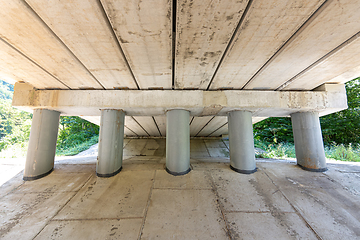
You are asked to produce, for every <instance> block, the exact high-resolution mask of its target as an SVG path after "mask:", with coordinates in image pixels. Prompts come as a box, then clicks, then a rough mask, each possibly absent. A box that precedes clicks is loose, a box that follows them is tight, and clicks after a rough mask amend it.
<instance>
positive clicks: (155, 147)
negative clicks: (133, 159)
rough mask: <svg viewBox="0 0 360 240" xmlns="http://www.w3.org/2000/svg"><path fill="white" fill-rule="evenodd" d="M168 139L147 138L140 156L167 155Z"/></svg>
mask: <svg viewBox="0 0 360 240" xmlns="http://www.w3.org/2000/svg"><path fill="white" fill-rule="evenodd" d="M165 144H166V139H165V138H160V139H147V142H146V145H145V146H144V148H143V149H142V150H141V152H140V156H154V157H165V155H166V145H165Z"/></svg>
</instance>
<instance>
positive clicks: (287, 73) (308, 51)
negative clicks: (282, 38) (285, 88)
mask: <svg viewBox="0 0 360 240" xmlns="http://www.w3.org/2000/svg"><path fill="white" fill-rule="evenodd" d="M359 10H360V4H359V2H357V1H352V0H339V1H326V3H325V4H324V5H323V6H322V7H321V9H320V10H319V11H318V12H317V13H316V14H314V15H313V16H312V17H311V18H310V20H309V21H307V22H306V23H305V24H304V25H303V26H302V29H300V30H299V31H298V32H297V33H296V34H295V35H294V37H293V39H291V41H289V42H288V44H286V45H285V46H284V47H283V49H281V52H279V54H278V55H277V56H276V57H274V58H273V59H272V61H270V62H268V64H267V65H266V67H264V69H263V71H261V72H259V74H258V75H257V76H256V77H255V78H253V79H252V80H251V82H249V83H248V84H247V85H246V86H245V89H277V88H278V87H281V86H282V85H283V84H286V83H287V81H289V80H292V78H294V77H296V75H297V74H299V73H300V72H301V71H303V70H305V69H306V68H307V67H309V66H310V65H311V64H313V63H314V62H316V61H317V60H319V59H321V58H322V57H324V56H326V55H327V54H328V53H329V52H331V51H332V50H334V49H335V48H337V47H338V46H340V45H341V44H343V43H344V42H346V41H347V40H348V39H349V38H351V37H352V36H353V35H355V34H356V33H358V32H359V30H360V27H359V26H360V25H359V23H360V17H359V15H358V12H359ZM341 12H343V13H344V14H341ZM345 13H346V14H345ZM358 51H359V50H358V49H357V50H356V52H354V53H352V55H355V54H356V55H358V54H359V53H358ZM346 58H347V56H346V55H345V56H344V57H343V58H342V59H341V60H340V61H344V60H345V59H346ZM343 67H344V65H341V64H340V65H339V66H337V67H336V69H337V70H340V69H341V70H342V71H346V70H347V69H351V68H353V67H354V66H351V65H346V67H345V69H344V68H343ZM324 70H325V69H323V70H322V73H326V72H327V70H325V71H324ZM319 71H321V68H320V69H319ZM331 71H333V69H331ZM318 76H319V75H318V74H316V72H313V74H311V77H310V78H309V77H308V78H306V79H305V78H299V79H295V81H297V80H299V81H300V82H301V83H300V82H299V83H300V85H301V89H312V88H311V87H314V85H313V84H312V81H313V79H314V78H315V79H316V77H318ZM269 79H271V81H269ZM304 80H307V81H309V82H307V81H304ZM328 80H331V79H328V78H325V79H323V82H325V81H328ZM319 82H320V84H321V81H319V80H317V83H319ZM308 84H309V85H308ZM291 89H294V90H295V89H299V86H294V88H291Z"/></svg>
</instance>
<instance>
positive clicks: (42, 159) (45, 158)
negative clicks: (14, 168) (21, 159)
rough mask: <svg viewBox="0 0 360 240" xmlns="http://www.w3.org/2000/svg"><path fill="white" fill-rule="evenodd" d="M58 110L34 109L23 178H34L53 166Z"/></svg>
mask: <svg viewBox="0 0 360 240" xmlns="http://www.w3.org/2000/svg"><path fill="white" fill-rule="evenodd" d="M59 119H60V112H58V111H52V110H47V109H34V112H33V119H32V124H31V130H30V139H29V146H28V151H27V156H26V162H25V169H24V176H23V179H24V180H25V181H30V180H35V179H39V178H42V177H45V176H46V175H48V174H50V173H51V172H52V170H53V168H54V160H55V151H56V141H57V134H58V129H59Z"/></svg>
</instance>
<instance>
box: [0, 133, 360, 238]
mask: <svg viewBox="0 0 360 240" xmlns="http://www.w3.org/2000/svg"><path fill="white" fill-rule="evenodd" d="M226 143H227V142H226V141H225V142H223V141H221V140H207V139H205V140H204V139H197V140H196V141H192V145H191V146H192V148H193V149H194V150H195V149H196V152H198V153H201V152H202V153H203V156H202V157H199V158H192V159H191V165H192V168H193V169H192V171H191V172H190V173H189V174H187V175H185V176H176V177H175V176H172V175H169V174H168V173H166V172H165V170H164V163H165V161H164V159H165V155H164V152H163V150H162V149H164V147H165V146H164V140H163V139H162V140H159V139H149V140H147V139H130V140H127V141H125V148H124V154H125V157H124V163H123V167H124V169H123V171H122V172H121V173H119V174H118V175H116V176H114V177H112V178H109V179H102V178H97V177H96V175H95V162H96V157H95V156H77V157H58V158H57V159H56V161H55V170H54V172H53V173H51V174H50V175H48V176H47V177H45V178H43V179H39V180H35V181H32V182H24V181H22V179H21V178H22V173H20V174H18V175H16V176H15V177H14V178H12V179H11V180H10V181H9V182H7V183H6V184H5V185H3V186H1V187H0V238H1V239H20V238H21V239H79V238H87V239H171V238H175V239H230V238H231V239H358V238H360V232H359V229H360V212H359V206H360V188H359V181H360V164H359V163H344V162H340V163H337V162H336V163H334V162H332V163H329V164H328V168H329V170H328V171H327V172H325V173H315V172H308V171H304V170H302V169H300V168H299V167H297V166H296V162H295V161H294V160H273V159H267V160H265V159H257V166H258V171H257V172H256V173H254V174H252V175H243V174H238V173H236V172H233V171H232V170H230V169H229V159H228V158H226V156H225V155H224V156H222V158H216V157H210V156H209V155H208V153H207V155H206V154H205V153H206V152H207V149H209V148H214V149H216V148H226ZM151 149H156V150H154V151H152V150H151ZM140 153H146V154H147V155H144V154H142V156H139V155H140ZM198 156H200V154H199V155H198ZM2 163H3V164H5V163H7V162H6V161H3V162H2ZM0 169H1V168H0Z"/></svg>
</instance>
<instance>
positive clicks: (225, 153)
mask: <svg viewBox="0 0 360 240" xmlns="http://www.w3.org/2000/svg"><path fill="white" fill-rule="evenodd" d="M208 151H209V154H210V157H212V158H225V159H228V160H229V159H230V153H229V149H227V148H208Z"/></svg>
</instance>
